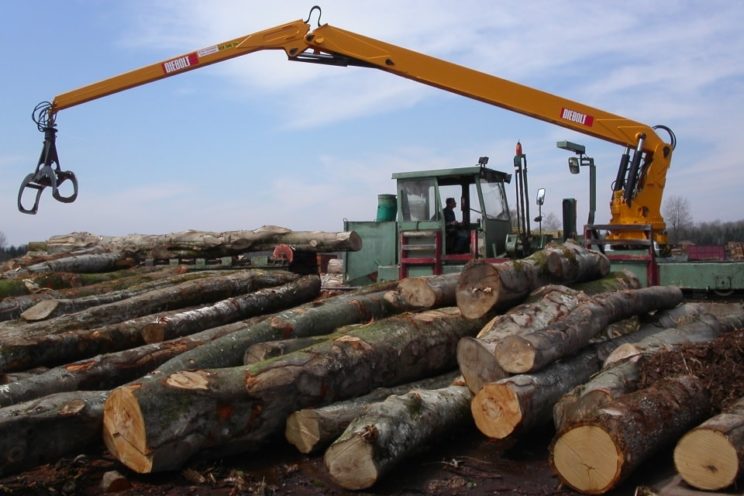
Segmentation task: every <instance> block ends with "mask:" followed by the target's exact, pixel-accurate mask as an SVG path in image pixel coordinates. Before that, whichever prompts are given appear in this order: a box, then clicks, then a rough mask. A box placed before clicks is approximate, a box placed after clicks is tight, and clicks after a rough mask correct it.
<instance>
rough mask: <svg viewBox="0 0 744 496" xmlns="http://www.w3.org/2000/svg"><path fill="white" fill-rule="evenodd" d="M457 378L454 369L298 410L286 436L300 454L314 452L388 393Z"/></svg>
mask: <svg viewBox="0 0 744 496" xmlns="http://www.w3.org/2000/svg"><path fill="white" fill-rule="evenodd" d="M456 377H457V376H456V373H454V372H452V373H448V374H444V375H440V376H437V377H433V378H430V379H424V380H421V381H416V382H411V383H408V384H402V385H400V386H395V387H392V388H377V389H375V390H374V391H372V392H371V393H368V394H365V395H364V396H359V397H357V398H352V399H350V400H346V401H339V402H336V403H332V404H330V405H327V406H323V407H319V408H303V409H302V410H297V411H296V412H294V413H292V414H291V415H290V416H289V417H288V418H287V424H286V427H285V429H284V437H286V438H287V441H289V443H290V444H292V445H293V446H294V447H295V448H297V449H298V450H299V451H300V453H304V454H309V453H315V452H317V451H320V450H321V449H324V448H325V447H327V446H328V445H329V444H331V443H332V442H333V441H335V440H336V438H338V437H339V436H340V435H341V434H343V432H344V430H345V429H346V428H347V427H348V425H349V424H350V423H351V422H352V421H353V420H354V419H356V418H357V417H360V416H362V415H364V414H365V413H366V411H367V410H368V409H369V408H374V407H375V406H376V405H375V404H376V403H378V402H381V401H383V400H384V399H385V398H387V397H388V396H393V395H402V394H406V393H408V392H409V391H412V390H414V389H438V388H443V387H446V386H448V385H450V384H452V381H453V380H455V378H456ZM468 401H469V398H468Z"/></svg>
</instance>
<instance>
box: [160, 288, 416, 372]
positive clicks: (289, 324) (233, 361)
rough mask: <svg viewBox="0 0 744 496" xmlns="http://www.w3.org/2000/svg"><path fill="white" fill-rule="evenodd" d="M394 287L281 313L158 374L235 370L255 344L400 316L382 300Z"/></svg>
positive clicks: (170, 364) (184, 357) (166, 366)
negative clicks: (229, 368) (204, 370)
mask: <svg viewBox="0 0 744 496" xmlns="http://www.w3.org/2000/svg"><path fill="white" fill-rule="evenodd" d="M396 284H397V282H395V281H393V282H390V283H382V284H378V285H373V286H372V287H370V288H365V289H362V290H359V291H355V292H353V293H349V294H343V295H340V296H335V297H331V298H326V299H321V300H317V301H314V302H311V303H307V304H305V305H301V306H298V307H295V308H291V309H289V310H284V311H283V312H279V313H278V314H276V315H272V316H271V318H269V319H267V320H266V321H265V322H262V323H260V324H257V325H255V326H250V327H246V328H244V329H241V330H240V331H238V332H235V333H233V334H232V335H231V336H230V337H225V338H220V339H216V340H214V341H213V342H211V343H208V344H206V345H204V346H200V347H199V348H198V349H195V350H191V351H188V352H186V353H184V354H182V355H179V356H177V357H175V358H173V360H170V361H168V362H166V363H164V364H163V365H162V366H161V367H159V368H158V373H163V374H170V373H173V372H178V371H180V370H194V369H206V368H222V367H236V366H238V365H241V364H242V363H243V355H244V354H245V350H246V349H247V348H248V347H249V346H251V345H252V344H255V343H261V342H264V341H276V340H279V339H288V338H292V337H308V336H318V335H323V334H330V333H331V332H333V331H334V330H336V329H337V328H339V327H342V326H345V325H349V324H358V323H362V322H368V321H370V320H373V319H381V318H384V317H387V316H389V315H392V314H395V313H400V312H401V311H402V310H403V309H402V308H400V307H395V306H392V305H391V304H390V303H389V302H387V301H386V300H385V298H384V296H385V292H386V291H388V290H390V289H392V288H393V287H395V285H396ZM374 290H378V291H377V292H374Z"/></svg>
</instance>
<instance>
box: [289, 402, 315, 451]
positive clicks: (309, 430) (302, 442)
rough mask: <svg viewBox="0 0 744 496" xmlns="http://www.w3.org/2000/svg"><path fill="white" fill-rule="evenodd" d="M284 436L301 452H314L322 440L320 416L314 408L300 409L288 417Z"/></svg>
mask: <svg viewBox="0 0 744 496" xmlns="http://www.w3.org/2000/svg"><path fill="white" fill-rule="evenodd" d="M284 437H286V438H287V441H289V444H291V445H293V446H294V447H295V448H297V449H298V450H299V452H300V453H304V454H308V453H312V452H313V450H314V449H315V447H316V446H317V445H318V441H320V428H319V427H318V416H317V414H316V413H315V412H314V411H313V410H298V411H296V412H294V413H292V414H291V415H290V416H289V417H287V424H286V426H285V429H284Z"/></svg>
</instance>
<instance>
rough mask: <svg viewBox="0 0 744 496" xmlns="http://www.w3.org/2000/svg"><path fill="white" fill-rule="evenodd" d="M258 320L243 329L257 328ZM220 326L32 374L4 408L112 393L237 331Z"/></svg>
mask: <svg viewBox="0 0 744 496" xmlns="http://www.w3.org/2000/svg"><path fill="white" fill-rule="evenodd" d="M264 318H265V317H254V318H252V319H249V320H247V321H243V322H242V323H241V324H242V325H249V324H256V323H258V322H260V321H261V320H262V319H264ZM237 329H238V328H237V327H234V326H233V327H231V326H220V327H215V328H212V329H207V330H205V331H202V332H199V333H196V334H192V335H190V336H186V337H182V338H178V339H173V340H171V341H164V342H162V343H152V344H146V345H143V346H138V347H136V348H131V349H128V350H123V351H118V352H114V353H105V354H102V355H97V356H95V357H93V358H90V359H86V360H80V361H77V362H73V363H68V364H65V365H61V366H59V367H54V368H51V369H48V370H44V371H40V372H39V373H35V374H29V375H27V376H25V377H21V378H19V379H18V380H16V381H13V382H12V383H9V384H6V385H5V387H2V388H0V407H4V406H8V405H13V404H16V403H20V402H22V401H29V400H33V399H36V398H41V397H43V396H46V395H49V394H53V393H62V392H66V391H77V390H108V389H112V388H114V387H117V386H120V385H122V384H124V383H127V382H129V381H132V380H135V379H138V378H140V377H142V376H144V375H145V374H147V373H148V372H151V371H152V370H154V369H155V368H156V367H158V366H159V365H161V364H163V363H165V362H166V361H167V360H170V359H171V358H173V357H174V356H176V355H179V354H181V353H184V352H185V351H188V350H191V349H194V348H196V347H198V346H201V345H202V344H204V343H208V342H209V341H212V340H214V339H217V338H219V337H221V336H225V335H227V334H230V333H231V332H234V331H235V330H237Z"/></svg>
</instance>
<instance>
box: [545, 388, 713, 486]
mask: <svg viewBox="0 0 744 496" xmlns="http://www.w3.org/2000/svg"><path fill="white" fill-rule="evenodd" d="M709 408H710V398H709V395H708V391H707V390H706V388H705V386H704V385H703V383H702V381H701V380H700V379H698V378H697V377H694V376H679V377H673V378H668V379H662V380H660V381H658V382H656V383H655V384H654V385H653V386H651V387H649V388H646V389H641V390H638V391H635V392H633V393H629V394H626V395H623V396H621V397H619V398H617V399H616V400H614V401H613V402H611V403H610V404H608V405H607V406H605V407H603V408H601V409H599V410H598V411H597V413H596V415H594V416H593V417H591V418H589V419H586V420H584V421H582V422H579V423H578V424H575V425H571V426H568V427H567V428H566V429H565V430H563V431H561V432H560V433H558V435H557V436H556V438H555V440H554V442H553V445H552V447H551V453H550V463H551V465H552V466H553V468H554V470H555V471H556V473H557V474H558V476H559V477H560V479H561V480H562V481H563V483H565V484H566V485H568V486H570V487H571V488H573V489H574V490H576V491H578V492H580V493H583V494H603V493H606V492H608V491H610V490H612V489H613V488H615V487H617V485H618V484H619V483H620V482H621V481H622V480H623V479H625V478H626V477H627V476H628V475H630V474H631V473H632V472H633V470H634V469H635V468H636V467H638V466H639V465H640V464H642V463H643V462H644V461H646V460H647V459H648V458H649V457H650V456H651V455H653V453H654V452H656V451H657V450H658V449H660V448H662V447H663V446H665V445H668V444H669V443H671V442H674V441H676V440H677V439H678V438H679V437H680V436H682V434H684V433H685V432H686V431H687V430H689V429H690V428H692V427H694V426H695V425H696V424H698V423H699V422H700V421H702V420H703V419H704V418H705V416H706V415H707V413H708V411H709Z"/></svg>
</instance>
